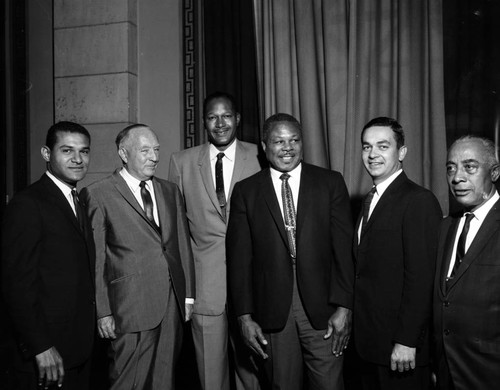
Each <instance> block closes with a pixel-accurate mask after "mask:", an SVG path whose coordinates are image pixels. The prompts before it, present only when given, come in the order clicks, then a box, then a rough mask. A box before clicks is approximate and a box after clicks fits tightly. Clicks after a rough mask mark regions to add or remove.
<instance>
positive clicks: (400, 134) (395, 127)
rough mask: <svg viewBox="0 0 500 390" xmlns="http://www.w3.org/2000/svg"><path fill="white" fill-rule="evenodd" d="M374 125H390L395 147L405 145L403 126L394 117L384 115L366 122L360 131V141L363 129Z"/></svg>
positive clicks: (363, 132)
mask: <svg viewBox="0 0 500 390" xmlns="http://www.w3.org/2000/svg"><path fill="white" fill-rule="evenodd" d="M374 126H382V127H390V128H391V130H392V131H393V132H394V138H395V139H396V146H397V148H398V149H399V148H401V147H402V146H404V145H405V133H404V131H403V126H401V125H400V124H399V123H398V121H397V120H396V119H393V118H388V117H386V116H379V117H378V118H374V119H372V120H371V121H370V122H368V123H367V124H366V125H365V127H363V130H362V131H361V143H363V135H364V134H365V130H366V129H369V128H370V127H374Z"/></svg>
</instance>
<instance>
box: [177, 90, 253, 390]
mask: <svg viewBox="0 0 500 390" xmlns="http://www.w3.org/2000/svg"><path fill="white" fill-rule="evenodd" d="M203 118H204V125H205V129H206V131H207V135H208V141H209V142H207V143H205V144H203V145H200V146H197V147H194V148H190V149H186V150H183V151H181V152H178V153H175V154H173V155H172V158H171V160H170V173H169V180H170V181H172V182H174V183H176V184H177V185H178V186H179V188H180V190H181V192H182V194H183V196H184V201H185V202H184V203H185V205H186V215H187V219H188V223H189V231H190V234H191V245H192V248H193V255H194V261H195V275H196V302H195V304H194V311H193V318H192V321H191V328H192V333H193V342H194V346H195V352H196V360H197V363H198V372H199V375H200V382H201V385H202V388H203V389H204V390H229V384H230V373H229V358H228V342H229V337H228V318H227V311H226V292H227V285H226V247H225V237H226V226H227V225H226V221H227V219H228V217H229V209H230V208H229V205H230V203H229V202H230V198H231V193H232V191H233V187H234V184H235V183H236V182H238V181H240V180H242V179H245V178H247V177H248V176H251V175H253V174H254V173H256V172H258V171H260V165H259V161H258V158H257V155H258V150H257V145H254V144H249V143H247V142H242V141H239V140H237V139H236V131H237V128H238V125H239V122H240V114H239V113H238V111H237V109H236V103H235V101H234V98H233V97H232V96H231V95H228V94H226V93H221V92H216V93H214V94H212V95H209V96H207V98H206V99H205V101H204V104H203ZM218 172H221V174H220V175H219V174H218ZM218 191H220V192H218ZM233 336H234V337H232V340H233V342H235V344H236V346H239V344H241V342H240V343H237V342H238V341H239V335H238V333H237V334H235V335H233ZM236 338H237V340H235V339H236ZM241 349H244V348H235V351H234V354H233V356H235V355H236V357H238V359H235V360H236V362H235V366H236V374H237V375H236V376H235V380H236V388H237V389H241V390H243V389H245V390H250V389H257V388H258V387H259V385H258V381H257V378H256V376H255V374H254V372H253V371H254V370H252V365H251V362H250V361H247V360H248V359H245V358H244V357H240V352H241ZM245 352H246V351H245ZM245 356H246V355H245Z"/></svg>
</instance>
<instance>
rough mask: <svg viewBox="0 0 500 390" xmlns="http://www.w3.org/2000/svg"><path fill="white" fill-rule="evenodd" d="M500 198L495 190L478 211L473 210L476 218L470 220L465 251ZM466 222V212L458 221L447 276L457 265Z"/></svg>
mask: <svg viewBox="0 0 500 390" xmlns="http://www.w3.org/2000/svg"><path fill="white" fill-rule="evenodd" d="M498 199H500V195H498V192H497V191H495V193H494V194H493V196H492V197H491V198H490V199H488V200H487V201H486V202H484V204H483V205H482V206H481V207H479V208H478V209H477V210H476V211H474V212H473V213H474V218H472V219H471V220H470V225H469V232H468V233H467V238H466V240H465V253H467V250H468V249H469V247H470V244H471V243H472V241H474V238H475V237H476V234H477V232H478V231H479V228H480V227H481V225H482V224H483V222H484V220H485V218H486V216H487V215H488V213H489V212H490V210H491V208H492V207H493V205H494V204H495V203H496V202H497V201H498ZM464 224H465V214H464V215H463V216H462V218H460V222H459V223H458V229H457V234H456V235H455V242H454V243H453V252H452V253H451V260H450V267H449V268H448V273H447V274H446V276H447V277H450V275H451V273H452V271H453V266H454V265H455V259H456V257H457V246H458V239H459V238H460V234H461V233H462V230H463V228H464Z"/></svg>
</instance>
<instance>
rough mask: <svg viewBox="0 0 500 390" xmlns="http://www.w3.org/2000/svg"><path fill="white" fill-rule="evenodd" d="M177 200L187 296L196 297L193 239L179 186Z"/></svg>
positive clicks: (178, 232) (179, 240) (179, 236)
mask: <svg viewBox="0 0 500 390" xmlns="http://www.w3.org/2000/svg"><path fill="white" fill-rule="evenodd" d="M175 202H176V207H177V239H178V242H179V252H180V255H181V263H182V268H183V269H184V275H185V277H186V298H193V299H195V298H196V287H195V284H196V283H195V271H194V260H193V251H192V249H191V239H190V236H189V228H188V223H187V218H186V210H185V207H184V199H183V197H182V194H181V192H180V190H179V188H178V187H177V186H176V188H175Z"/></svg>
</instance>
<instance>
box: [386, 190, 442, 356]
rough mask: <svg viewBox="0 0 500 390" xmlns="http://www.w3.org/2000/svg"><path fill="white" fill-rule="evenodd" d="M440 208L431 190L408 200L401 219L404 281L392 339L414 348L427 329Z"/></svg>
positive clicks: (440, 216) (440, 218)
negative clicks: (396, 323)
mask: <svg viewBox="0 0 500 390" xmlns="http://www.w3.org/2000/svg"><path fill="white" fill-rule="evenodd" d="M441 220H442V213H441V208H440V206H439V203H438V201H437V200H436V198H435V197H434V195H433V194H432V193H431V192H428V191H425V192H419V193H417V194H416V195H415V196H414V197H413V198H412V199H411V200H410V202H409V204H408V207H407V210H406V211H405V215H404V220H403V232H402V234H403V237H402V239H403V250H404V282H403V296H402V300H401V305H400V310H399V313H398V325H397V328H396V332H395V335H394V342H397V343H400V344H403V345H406V346H412V347H416V346H418V345H419V344H420V341H421V338H422V337H423V336H424V335H425V333H426V332H427V331H428V329H427V328H428V324H429V319H430V314H431V305H432V290H433V283H434V272H435V267H436V255H437V237H438V227H439V224H440V222H441Z"/></svg>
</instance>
